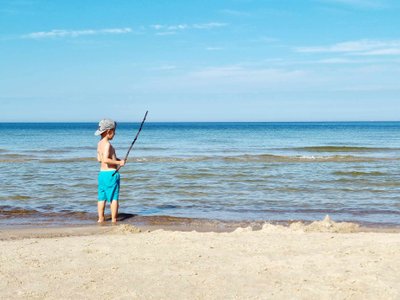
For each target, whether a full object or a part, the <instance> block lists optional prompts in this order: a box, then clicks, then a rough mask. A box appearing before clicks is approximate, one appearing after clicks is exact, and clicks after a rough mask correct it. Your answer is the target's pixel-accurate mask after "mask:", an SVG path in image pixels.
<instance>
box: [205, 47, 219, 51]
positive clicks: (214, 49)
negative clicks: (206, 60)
mask: <svg viewBox="0 0 400 300" xmlns="http://www.w3.org/2000/svg"><path fill="white" fill-rule="evenodd" d="M222 49H223V48H221V47H207V48H206V50H207V51H219V50H222Z"/></svg>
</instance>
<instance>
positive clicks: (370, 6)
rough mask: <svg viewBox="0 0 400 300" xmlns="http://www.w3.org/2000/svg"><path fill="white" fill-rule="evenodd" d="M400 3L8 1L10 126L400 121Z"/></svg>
mask: <svg viewBox="0 0 400 300" xmlns="http://www.w3.org/2000/svg"><path fill="white" fill-rule="evenodd" d="M399 16H400V1H398V0H264V1H261V0H260V1H252V0H231V1H227V0H218V1H217V0H211V1H210V0H201V1H197V0H191V1H181V0H174V1H166V0H165V1H161V0H159V1H151V0H147V1H145V0H141V1H139V0H136V1H135V0H129V1H128V0H119V1H102V0H93V1H91V0H85V1H61V0H59V1H50V0H41V1H32V0H13V1H5V0H0V104H1V113H0V121H3V122H4V121H98V120H99V119H101V118H104V117H110V118H114V119H116V120H118V121H138V120H140V119H141V117H142V115H143V113H144V112H145V110H147V109H148V110H149V111H150V113H149V120H150V121H321V120H322V121H347V120H400V84H399V83H400V30H399V28H400V18H399Z"/></svg>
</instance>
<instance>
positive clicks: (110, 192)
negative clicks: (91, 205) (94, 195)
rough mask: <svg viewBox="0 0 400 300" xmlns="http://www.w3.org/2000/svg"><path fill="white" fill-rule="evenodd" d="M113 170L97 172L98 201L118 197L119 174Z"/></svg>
mask: <svg viewBox="0 0 400 300" xmlns="http://www.w3.org/2000/svg"><path fill="white" fill-rule="evenodd" d="M114 172H115V170H109V171H100V173H99V178H98V179H99V196H98V201H107V202H111V201H113V200H117V201H118V198H119V181H120V175H119V172H117V173H116V174H115V175H114V176H112V175H113V174H114Z"/></svg>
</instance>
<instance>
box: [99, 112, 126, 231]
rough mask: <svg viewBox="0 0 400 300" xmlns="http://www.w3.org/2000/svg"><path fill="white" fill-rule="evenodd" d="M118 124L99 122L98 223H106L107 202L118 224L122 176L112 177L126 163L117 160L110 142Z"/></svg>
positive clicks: (106, 121)
mask: <svg viewBox="0 0 400 300" xmlns="http://www.w3.org/2000/svg"><path fill="white" fill-rule="evenodd" d="M116 126H117V124H116V123H115V122H114V121H113V120H110V119H103V120H101V121H100V122H99V129H98V130H97V131H96V132H95V135H101V140H100V142H99V143H98V144H97V160H98V161H99V162H100V164H101V165H100V173H99V176H98V182H99V187H98V202H97V211H98V214H99V220H98V221H97V222H99V223H102V222H104V209H105V206H106V201H107V202H108V203H111V204H110V206H111V221H112V223H114V224H115V223H116V222H117V216H118V198H119V181H120V176H119V173H118V172H117V173H116V174H115V175H114V176H112V175H113V174H114V172H115V170H116V169H117V167H118V166H121V167H122V166H124V165H125V161H123V160H120V159H118V158H117V156H116V154H115V150H114V147H113V146H112V145H111V143H110V141H111V140H112V139H113V137H114V135H115V129H116Z"/></svg>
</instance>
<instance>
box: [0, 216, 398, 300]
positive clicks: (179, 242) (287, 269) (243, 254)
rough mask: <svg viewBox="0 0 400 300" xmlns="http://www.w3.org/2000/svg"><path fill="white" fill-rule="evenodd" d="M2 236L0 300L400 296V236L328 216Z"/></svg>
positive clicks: (56, 230)
mask: <svg viewBox="0 0 400 300" xmlns="http://www.w3.org/2000/svg"><path fill="white" fill-rule="evenodd" d="M153 229H154V228H152V229H151V228H150V230H149V228H148V227H146V226H143V227H141V228H138V227H135V226H132V225H129V224H123V225H117V226H89V227H73V228H45V229H37V228H36V229H32V228H31V229H19V230H10V229H6V230H0V239H1V241H0V244H1V245H0V247H1V252H0V265H1V268H0V298H2V299H26V298H35V299H36V298H37V299H70V298H84V299H232V298H235V299H236V298H239V299H266V298H267V299H288V298H292V299H293V298H294V299H399V298H400V286H399V284H398V282H399V281H400V271H399V270H400V234H399V233H398V232H396V233H394V232H393V233H391V232H360V228H359V227H358V226H357V225H356V224H352V223H335V222H332V221H330V220H329V219H326V220H324V221H320V222H313V223H311V224H308V225H305V224H303V223H293V224H291V225H290V226H280V225H272V224H264V225H263V226H262V227H260V228H257V230H252V229H251V228H250V227H248V228H237V229H236V230H234V231H231V232H215V231H208V232H196V231H178V230H162V229H157V230H153Z"/></svg>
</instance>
